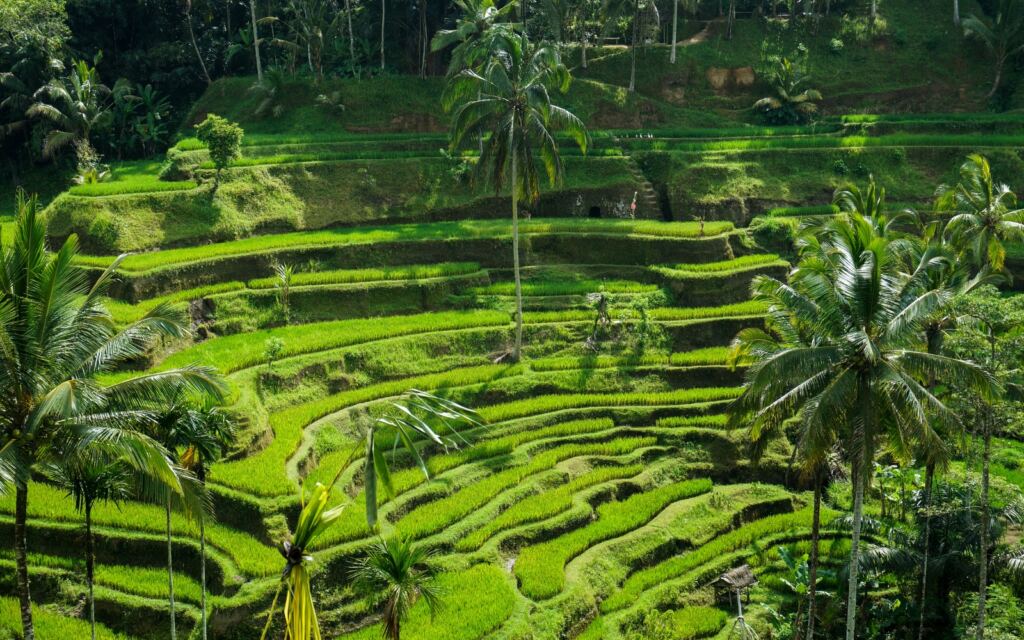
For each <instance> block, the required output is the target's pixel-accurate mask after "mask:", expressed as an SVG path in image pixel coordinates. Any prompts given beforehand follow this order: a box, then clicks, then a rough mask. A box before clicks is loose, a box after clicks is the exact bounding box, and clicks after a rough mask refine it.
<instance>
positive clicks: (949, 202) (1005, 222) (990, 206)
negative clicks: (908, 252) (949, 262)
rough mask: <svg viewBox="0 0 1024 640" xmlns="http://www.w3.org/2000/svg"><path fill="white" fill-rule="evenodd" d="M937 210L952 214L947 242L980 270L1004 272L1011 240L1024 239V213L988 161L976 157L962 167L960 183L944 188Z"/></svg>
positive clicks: (947, 229) (947, 228) (939, 194)
mask: <svg viewBox="0 0 1024 640" xmlns="http://www.w3.org/2000/svg"><path fill="white" fill-rule="evenodd" d="M936 195H937V202H936V205H937V208H938V209H939V210H940V211H945V212H948V213H950V214H952V217H951V218H950V219H949V222H947V223H946V230H945V233H946V236H947V240H949V241H951V242H953V243H954V244H955V245H957V246H959V247H961V249H962V251H963V252H964V253H966V254H967V255H969V256H970V257H971V259H972V260H973V261H974V262H975V265H976V266H977V267H982V266H985V265H987V266H988V267H990V268H991V269H992V270H993V271H1001V270H1002V269H1003V267H1004V266H1005V263H1006V247H1005V246H1004V243H1005V242H1007V241H1009V240H1019V239H1020V238H1024V209H1022V208H1019V207H1018V203H1017V195H1016V194H1015V193H1014V192H1013V191H1011V190H1010V187H1008V186H1007V185H1005V184H1003V183H996V182H995V179H994V178H993V177H992V168H991V167H990V166H989V164H988V160H987V159H986V158H985V157H984V156H982V155H979V154H972V155H970V156H968V157H967V160H966V161H965V162H964V163H963V164H962V165H960V181H959V182H957V184H956V185H954V186H952V187H951V186H948V185H940V186H939V188H938V190H937V191H936Z"/></svg>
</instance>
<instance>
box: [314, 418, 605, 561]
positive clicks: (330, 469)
mask: <svg viewBox="0 0 1024 640" xmlns="http://www.w3.org/2000/svg"><path fill="white" fill-rule="evenodd" d="M613 426H614V425H613V423H612V421H611V420H608V419H598V420H574V421H570V422H560V423H556V424H553V425H551V426H547V427H540V428H529V427H520V429H519V430H515V431H513V432H512V433H508V432H507V431H504V430H503V431H502V433H506V434H507V435H503V436H500V437H497V438H493V439H485V440H482V441H480V442H475V443H474V444H473V445H472V446H468V447H466V448H463V449H459V450H458V451H454V452H450V453H445V454H441V455H435V456H431V457H430V458H429V459H428V460H427V468H428V469H429V471H430V474H431V477H435V476H437V475H439V474H442V473H444V472H446V471H450V470H452V469H455V468H456V467H460V466H462V465H466V464H471V463H474V462H481V461H485V460H489V459H497V458H500V457H502V456H508V455H509V454H511V453H512V452H513V451H514V450H515V449H516V448H517V447H520V446H522V445H524V444H528V443H531V442H534V441H537V440H541V439H546V438H561V437H569V436H580V435H587V434H592V433H595V432H599V431H607V430H609V429H611V428H612V427H613ZM488 430H489V428H488ZM485 433H486V432H485ZM382 444H384V443H382ZM345 456H346V454H331V455H329V456H327V457H325V458H324V459H323V460H321V461H320V464H319V466H318V467H317V469H316V470H314V471H313V472H312V473H311V474H310V476H309V477H307V478H306V484H307V485H309V484H312V483H314V482H318V481H320V482H322V481H324V480H325V479H327V476H329V475H331V474H333V473H335V472H336V470H337V467H336V465H338V464H341V462H342V460H343V459H344V458H345ZM424 482H426V479H425V478H424V476H423V473H422V472H421V471H420V470H419V469H414V468H408V469H400V470H396V471H395V472H394V473H393V475H392V483H393V485H394V490H395V494H396V495H400V494H402V493H404V492H406V491H408V490H410V489H412V488H413V487H416V486H419V485H421V484H423V483H424ZM378 500H379V501H380V503H381V504H383V503H384V496H383V495H379V496H378ZM368 533H370V531H369V530H368V529H367V527H366V517H365V499H364V496H363V495H362V494H360V495H359V496H358V497H357V499H356V501H355V503H354V504H353V505H352V507H351V508H350V509H349V510H348V511H346V512H345V513H344V514H343V515H342V517H341V519H340V520H339V521H338V523H337V524H336V525H335V526H334V527H332V528H331V529H330V530H329V531H327V532H325V533H324V535H323V536H322V538H321V539H320V540H319V542H318V544H329V543H332V542H339V541H345V540H351V539H354V538H357V537H360V536H364V535H367V534H368Z"/></svg>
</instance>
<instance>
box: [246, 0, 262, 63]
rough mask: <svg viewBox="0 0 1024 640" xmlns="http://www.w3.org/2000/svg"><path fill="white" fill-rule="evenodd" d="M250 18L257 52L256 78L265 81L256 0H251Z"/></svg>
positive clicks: (253, 47) (254, 49)
mask: <svg viewBox="0 0 1024 640" xmlns="http://www.w3.org/2000/svg"><path fill="white" fill-rule="evenodd" d="M249 18H250V19H251V20H252V49H253V53H255V54H256V79H257V80H259V81H260V82H263V62H262V61H261V60H260V33H259V29H258V28H257V26H256V0H249Z"/></svg>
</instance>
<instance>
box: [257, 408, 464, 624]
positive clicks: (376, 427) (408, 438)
mask: <svg viewBox="0 0 1024 640" xmlns="http://www.w3.org/2000/svg"><path fill="white" fill-rule="evenodd" d="M466 425H469V426H477V427H479V426H481V425H480V423H479V422H478V421H477V417H476V413H475V412H474V411H472V410H471V409H467V408H466V407H464V406H462V405H460V404H458V403H455V402H452V401H450V400H446V399H444V398H439V397H437V396H435V395H432V394H430V393H426V392H424V391H420V390H418V389H411V390H409V391H407V392H406V393H405V395H404V396H403V397H402V398H400V399H398V400H395V401H391V402H389V403H388V408H387V409H385V411H384V413H383V415H381V416H380V417H378V418H377V419H376V420H374V421H373V422H372V423H371V424H370V426H369V427H368V428H367V429H366V430H365V433H364V434H363V435H362V437H360V438H359V439H357V441H356V443H355V445H354V446H353V447H352V449H351V450H350V452H349V455H348V457H347V459H346V460H345V462H344V463H342V465H341V466H340V467H339V468H338V472H337V473H336V474H335V475H334V478H333V479H332V480H331V482H330V483H329V484H327V485H324V484H322V483H319V482H318V483H316V486H315V487H313V490H312V492H311V494H310V496H309V499H308V500H307V499H306V494H305V491H300V493H299V498H300V500H301V503H302V511H301V512H300V513H299V519H298V522H297V523H296V526H295V531H294V532H293V533H292V534H291V536H290V539H288V540H285V541H284V542H283V543H282V544H281V554H282V555H283V556H284V557H285V561H286V563H287V564H286V565H285V569H284V571H283V572H282V574H281V584H280V585H279V586H278V589H277V593H276V594H275V595H274V600H273V601H272V602H271V604H270V613H269V614H268V615H267V622H266V624H265V625H264V626H263V633H262V634H261V635H260V640H265V639H266V637H267V633H268V632H269V631H270V627H271V624H272V623H273V621H274V615H275V613H276V612H277V602H278V600H279V598H280V595H281V591H282V590H284V591H285V592H286V593H285V602H284V606H283V611H284V623H285V632H284V637H285V640H310V639H311V638H315V639H316V640H319V639H320V623H319V620H318V619H317V615H316V609H315V607H314V605H313V592H312V588H311V586H310V582H309V570H308V568H307V564H308V563H309V562H311V561H312V557H310V556H308V555H307V554H306V550H307V549H309V548H310V545H311V544H312V543H313V541H314V540H315V539H316V537H317V536H319V535H320V534H321V533H322V532H323V531H325V530H326V529H327V528H328V527H330V525H331V524H333V523H334V522H335V521H337V519H338V518H340V517H341V514H342V513H343V512H344V510H345V508H347V507H348V506H349V505H350V504H351V498H348V497H347V494H345V495H346V498H347V499H346V502H343V503H342V504H340V505H337V506H335V507H332V508H328V506H327V505H328V502H329V501H330V499H331V496H332V495H333V491H334V487H335V486H336V485H337V484H338V481H339V480H340V479H341V476H342V474H343V473H344V472H345V470H346V469H348V467H349V464H351V463H353V462H354V461H356V460H357V459H358V458H359V457H360V456H359V454H363V455H362V460H361V461H359V462H358V464H360V465H362V472H363V473H362V479H363V494H364V496H365V508H366V524H367V526H368V527H369V528H370V529H376V527H377V507H378V492H377V487H378V485H381V486H383V488H384V491H385V493H386V495H387V496H389V497H391V496H394V493H395V489H394V486H393V484H392V482H391V470H390V468H389V465H388V460H387V458H386V457H385V450H384V448H382V447H381V446H380V443H379V442H378V440H382V441H386V442H390V443H391V444H390V448H391V449H392V450H393V451H394V450H397V449H399V448H401V449H404V450H405V452H406V453H408V454H409V455H410V456H411V457H412V459H413V461H414V463H415V465H416V467H417V468H418V469H420V470H421V471H422V472H423V475H424V476H425V477H427V478H429V477H430V472H429V470H428V469H427V464H426V461H425V460H424V457H423V456H424V455H425V453H426V451H427V450H429V448H433V447H437V448H441V449H444V450H449V449H451V448H458V447H459V445H460V444H461V443H466V442H468V441H467V440H466V439H465V438H464V437H463V436H462V435H461V434H460V433H459V431H458V429H459V427H462V426H466ZM421 443H422V444H421Z"/></svg>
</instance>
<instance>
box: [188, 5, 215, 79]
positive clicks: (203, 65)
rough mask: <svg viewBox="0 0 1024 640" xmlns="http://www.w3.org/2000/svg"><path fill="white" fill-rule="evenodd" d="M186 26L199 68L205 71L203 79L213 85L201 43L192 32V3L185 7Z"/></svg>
mask: <svg viewBox="0 0 1024 640" xmlns="http://www.w3.org/2000/svg"><path fill="white" fill-rule="evenodd" d="M185 24H187V25H188V37H189V38H191V39H192V48H193V49H195V50H196V59H197V60H199V66H200V68H202V70H203V77H204V78H205V79H206V84H208V85H209V84H213V80H211V79H210V72H209V71H207V70H206V62H204V61H203V54H202V53H200V51H199V43H198V42H196V34H195V32H194V31H193V30H192V2H191V0H189V2H188V3H187V4H186V5H185Z"/></svg>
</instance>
